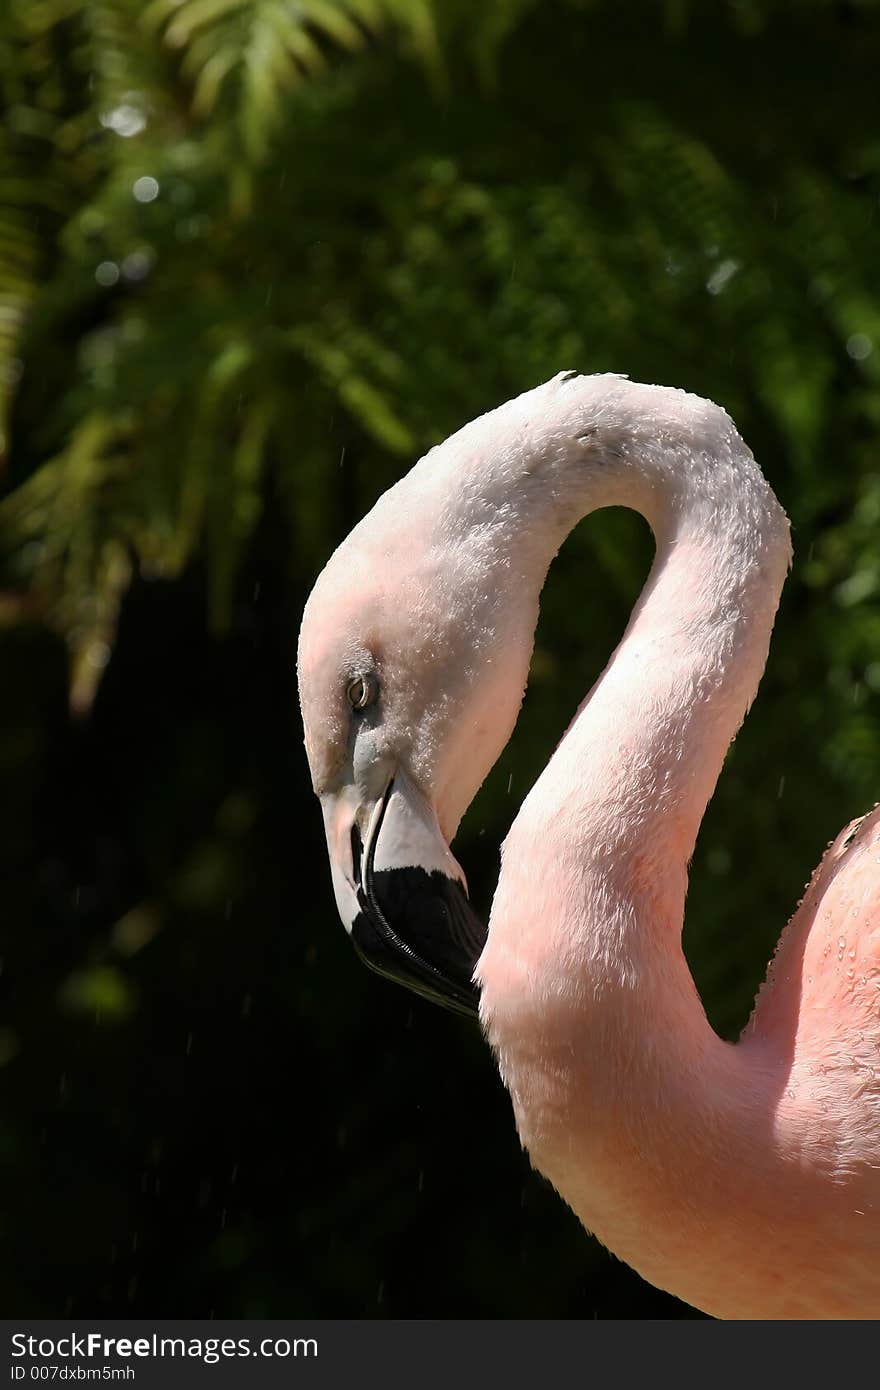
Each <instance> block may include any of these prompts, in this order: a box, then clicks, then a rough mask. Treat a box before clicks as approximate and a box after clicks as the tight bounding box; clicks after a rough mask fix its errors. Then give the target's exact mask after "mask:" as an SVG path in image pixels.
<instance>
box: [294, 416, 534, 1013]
mask: <svg viewBox="0 0 880 1390" xmlns="http://www.w3.org/2000/svg"><path fill="white" fill-rule="evenodd" d="M448 447H449V442H447V445H445V446H441V449H439V450H434V451H432V454H431V455H428V457H427V458H426V459H424V460H422V462H421V464H419V465H417V466H416V468H415V469H413V470H412V472H411V473H410V474H408V475H407V476H406V477H405V478H404V479H402V480H401V482H399V483H398V484H397V485H396V486H395V487H394V488H392V489H391V491H390V492H388V493H386V494H385V495H384V496H383V497H381V498H380V499H379V502H378V503H377V504H376V506H375V507H374V509H373V511H372V512H371V513H369V515H368V516H366V517H365V518H364V520H363V521H362V522H361V523H360V524H359V525H358V526H357V527H356V528H355V530H354V531H353V532H352V533H351V534H350V535H349V536H348V538H347V539H346V540H345V541H344V542H343V543H342V545H341V546H340V547H339V549H338V550H337V551H336V552H335V554H334V555H333V556H332V557H331V559H330V561H329V563H328V564H327V566H326V568H325V569H324V571H323V572H322V573H321V575H320V576H319V578H318V580H317V582H316V584H315V587H314V589H313V591H312V594H311V596H310V598H309V601H308V603H307V605H306V608H305V612H304V615H303V622H302V629H301V632H300V641H299V657H298V674H299V688H300V703H301V708H302V715H303V724H304V729H305V743H306V752H307V756H308V760H309V765H310V769H311V773H312V782H313V786H314V790H315V792H316V794H317V796H318V797H319V799H320V802H321V806H322V810H323V816H324V827H325V831H326V836H327V845H328V850H329V855H330V864H331V872H332V879H333V887H334V891H335V895H336V904H337V907H338V909H339V914H340V916H341V918H342V921H343V924H344V925H345V927H346V930H347V931H348V933H349V934H350V936H351V938H352V941H353V943H354V945H355V947H356V949H357V950H358V952H359V954H360V955H361V956H362V958H363V959H364V961H365V962H366V963H367V964H368V965H369V966H371V967H372V968H373V969H374V970H377V971H378V972H379V973H381V974H383V975H386V976H389V977H391V978H393V979H395V980H397V981H399V982H401V983H403V984H406V985H408V986H409V987H410V988H411V989H413V990H415V991H416V992H418V993H420V994H422V995H424V996H427V997H428V998H430V999H432V1000H434V1001H435V1002H437V1003H441V1004H444V1005H446V1006H447V1007H449V1008H452V1009H454V1010H456V1011H459V1012H463V1013H468V1014H475V1013H476V1011H477V1006H478V997H477V991H476V987H475V985H474V984H473V971H474V966H475V964H476V961H477V959H478V957H479V955H480V952H481V950H482V947H483V945H484V942H485V937H486V932H485V928H484V927H483V925H482V923H481V922H480V921H479V920H478V918H477V917H476V915H475V913H474V912H473V910H472V909H471V907H470V905H469V903H468V898H467V887H466V882H465V876H464V873H463V872H462V869H461V868H460V866H459V864H458V863H457V861H456V859H455V857H454V855H453V854H452V851H451V850H450V848H449V842H450V840H451V839H452V836H453V835H454V833H455V830H456V828H457V825H458V822H459V819H460V817H461V815H462V814H463V812H464V810H465V809H466V807H467V805H468V804H469V802H470V801H471V799H472V797H473V796H474V794H475V792H476V790H477V788H478V787H479V785H480V783H481V782H482V780H483V778H484V777H485V775H486V773H487V771H488V770H489V768H490V767H491V766H492V764H493V763H494V762H495V760H496V758H497V757H498V754H499V753H500V751H501V749H502V748H503V747H504V744H505V743H506V742H507V739H508V737H509V735H510V732H511V730H512V728H513V725H514V723H515V721H516V717H517V714H518V711H519V707H520V703H521V700H522V695H523V689H524V686H525V681H526V677H527V673H528V663H529V657H530V654H531V646H532V634H533V631H534V625H535V620H536V615H537V595H536V596H535V601H534V603H532V604H529V602H528V601H525V602H523V601H522V597H521V596H520V597H519V601H517V602H513V601H512V599H511V592H510V591H511V587H512V586H511V582H510V580H511V576H510V573H509V565H508V566H507V567H505V561H504V558H503V547H501V546H499V544H498V537H497V536H494V537H493V536H483V535H482V533H481V532H480V529H479V527H476V528H475V527H474V526H473V525H472V524H470V523H469V522H468V521H467V519H466V518H465V517H464V516H463V515H462V514H461V512H462V506H461V505H460V506H458V507H453V508H452V509H450V508H449V507H448V506H444V501H443V499H444V498H446V499H448V498H449V496H451V495H459V490H457V489H455V488H452V489H450V487H449V478H448V477H447V476H444V475H445V474H446V473H447V472H448V469H446V468H445V467H444V455H443V453H442V450H443V449H447V450H448ZM434 455H439V457H437V458H434V457H433V456H434ZM446 461H447V462H448V458H447V460H446ZM462 505H463V504H462ZM505 580H506V582H505Z"/></svg>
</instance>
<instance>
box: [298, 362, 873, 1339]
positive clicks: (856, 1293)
mask: <svg viewBox="0 0 880 1390" xmlns="http://www.w3.org/2000/svg"><path fill="white" fill-rule="evenodd" d="M612 504H614V505H624V506H628V507H632V508H635V509H636V510H638V511H639V512H641V513H642V514H643V515H644V516H645V517H646V518H647V520H648V522H649V524H650V526H651V528H652V531H653V534H654V538H655V542H656V552H655V558H654V562H653V566H652V569H651V571H650V575H649V577H648V579H647V582H646V584H645V586H644V589H643V591H642V593H641V596H640V598H639V600H638V602H637V604H636V606H635V609H634V611H633V613H632V616H631V619H630V622H629V624H628V626H627V628H626V632H625V634H624V636H623V638H622V640H621V642H620V644H619V645H618V647H617V649H616V651H615V652H614V654H613V656H612V657H611V659H610V661H609V663H608V665H607V667H606V668H605V670H604V672H603V674H602V675H601V676H600V678H599V679H598V681H597V682H596V684H595V685H594V686H593V688H592V690H591V691H590V692H589V693H588V695H587V696H586V698H585V699H584V701H583V703H582V704H581V706H580V708H579V709H578V711H577V713H576V715H575V717H574V719H573V721H572V723H571V725H570V727H569V728H568V730H567V732H566V733H565V735H564V737H563V739H562V741H561V742H560V743H559V745H558V747H557V748H556V750H555V752H554V753H553V755H552V756H551V758H550V760H549V762H548V764H547V766H546V768H545V769H544V771H543V773H542V774H541V776H540V777H539V778H538V780H537V782H536V783H535V785H534V786H533V787H532V789H531V791H530V792H529V794H528V795H527V797H526V799H525V801H524V803H523V805H522V807H521V809H520V811H519V813H518V814H517V816H516V818H515V820H514V822H513V825H512V827H511V829H510V832H509V834H508V836H507V838H506V840H505V843H504V846H503V850H502V857H501V870H500V876H499V880H498V886H497V890H496V893H495V897H494V900H493V904H492V909H491V913H490V919H489V926H488V933H486V931H485V930H484V929H483V927H482V925H481V924H480V923H479V921H478V920H477V918H476V916H475V915H474V913H473V912H472V910H471V909H470V907H469V904H468V901H467V896H466V885H465V880H464V874H463V872H462V870H461V868H460V867H459V865H458V863H457V861H456V860H455V858H454V856H453V854H452V851H451V850H450V848H449V844H450V842H451V840H452V838H453V836H454V834H455V831H456V827H457V826H458V823H459V821H460V818H461V816H462V814H463V813H464V811H465V809H466V807H467V806H468V804H469V802H470V801H471V799H472V797H473V796H474V794H475V792H476V790H477V788H478V787H479V785H480V783H481V782H482V780H483V778H484V777H485V775H486V773H487V772H488V770H489V768H490V767H491V766H492V764H493V763H494V762H495V760H496V759H497V757H498V755H499V753H500V751H501V750H502V748H503V747H504V745H505V743H506V742H507V739H508V738H509V736H510V734H511V732H512V730H513V726H514V723H515V721H516V718H517V714H518V710H519V707H520V703H521V700H522V696H523V691H524V687H525V683H526V678H527V674H528V666H529V660H530V655H531V649H532V641H533V634H534V629H535V623H536V619H537V613H538V600H539V595H540V591H541V587H542V585H543V582H544V578H545V575H546V573H547V570H548V567H549V565H550V563H551V561H552V559H553V557H554V555H555V553H556V551H557V549H558V548H559V546H560V544H561V543H562V541H563V539H564V538H565V536H566V535H567V534H568V532H569V531H570V530H571V529H572V527H573V526H574V525H575V524H576V523H577V521H578V520H579V519H580V518H581V517H582V516H584V515H585V514H586V513H588V512H590V511H592V510H593V509H595V508H597V507H602V506H608V505H612ZM790 560H791V547H790V541H789V527H788V522H787V519H786V516H785V513H784V512H783V510H782V508H781V506H780V505H779V503H778V501H777V500H776V498H775V496H774V494H773V492H772V491H771V489H770V487H769V485H768V484H767V482H766V481H765V479H764V477H763V475H762V473H761V472H760V470H759V468H758V466H757V464H756V463H755V460H754V458H753V456H752V454H751V452H750V451H749V449H748V447H747V446H746V444H745V443H744V442H743V440H742V438H741V437H740V435H739V434H738V432H737V430H736V429H735V427H734V425H733V423H732V421H731V420H730V417H729V416H728V415H727V414H726V412H725V411H724V410H723V409H721V408H720V407H718V406H717V405H715V404H713V403H712V402H710V401H707V400H703V399H701V398H699V397H697V396H694V395H690V394H688V393H686V392H684V391H680V390H676V389H672V388H668V387H662V386H651V385H642V384H639V383H636V382H632V381H629V380H628V379H626V378H624V377H620V376H616V375H598V376H586V377H584V376H578V375H576V374H574V373H571V372H563V373H560V374H559V375H558V376H556V377H554V378H553V379H552V380H551V381H548V382H546V383H545V384H544V385H541V386H539V387H537V388H536V389H534V390H531V391H527V392H526V393H525V394H524V395H521V396H519V397H517V398H516V399H514V400H511V401H509V402H508V403H507V404H505V405H502V406H500V407H499V408H498V409H496V410H493V411H491V412H489V413H488V414H486V415H483V416H481V417H480V418H479V419H477V420H474V421H472V422H471V423H470V424H468V425H466V426H465V427H464V428H463V429H461V430H459V431H458V433H456V434H454V435H453V436H451V437H450V438H449V439H448V440H447V441H446V442H445V443H443V444H442V445H439V446H438V447H436V448H434V449H432V450H431V451H430V452H429V453H428V454H427V455H426V456H425V457H424V458H423V459H422V460H421V461H420V462H418V463H417V464H416V465H415V467H414V468H413V469H412V470H411V471H410V472H409V473H408V474H407V475H406V476H405V477H404V478H403V479H402V480H401V481H399V482H398V483H397V484H396V485H395V486H394V487H392V488H391V489H390V490H389V491H388V492H386V493H385V494H384V496H382V497H381V498H380V499H379V501H378V502H377V503H376V505H375V507H374V508H373V510H372V511H371V512H370V513H369V514H368V515H367V516H366V517H365V518H364V519H363V520H362V521H361V522H360V523H359V524H358V525H357V526H356V527H355V529H354V530H353V531H352V533H351V534H350V535H349V536H348V538H347V539H346V540H345V541H344V542H343V544H342V545H341V546H340V547H339V549H338V550H337V551H336V552H335V554H334V555H333V556H332V557H331V559H330V561H329V563H328V564H327V566H326V568H325V569H324V570H323V572H322V573H321V575H320V576H319V578H318V580H317V582H316V584H315V587H314V589H313V591H312V594H311V596H310V598H309V601H308V603H307V605H306V609H305V612H304V616H303V623H302V630H301V634H300V644H299V662H298V664H299V681H300V697H301V706H302V713H303V723H304V729H305V742H306V751H307V756H308V760H309V764H310V768H311V773H312V778H313V784H314V789H315V792H316V793H317V795H318V796H319V798H320V800H321V806H322V810H323V816H324V823H325V829H326V835H327V842H328V849H329V854H330V861H331V871H332V879H333V885H334V889H335V896H336V901H337V906H338V910H339V913H340V915H341V917H342V920H343V923H344V924H345V926H346V928H347V930H348V931H349V933H350V934H351V937H352V939H353V942H354V945H355V947H356V948H357V950H358V951H359V952H360V954H361V955H362V956H363V957H364V959H365V960H366V962H367V963H368V964H369V965H371V966H372V967H373V968H374V969H376V970H378V971H380V972H381V973H383V974H385V975H387V976H390V977H392V978H394V979H397V980H399V981H401V982H403V983H405V984H407V985H408V986H410V987H411V988H413V989H415V990H416V991H418V992H419V993H421V994H423V995H425V996H427V997H428V998H431V999H434V1000H436V1001H438V1002H441V1003H444V1004H446V1005H448V1006H449V1007H452V1008H454V1009H457V1010H459V1011H460V1012H464V1013H476V1012H477V1010H478V1011H479V1018H480V1021H481V1025H482V1028H483V1030H484V1033H485V1035H486V1037H487V1039H488V1042H489V1044H490V1045H491V1047H492V1049H493V1052H494V1054H495V1057H496V1059H497V1063H498V1067H499V1069H500V1074H501V1077H502V1079H503V1081H504V1083H505V1085H506V1087H507V1089H508V1091H509V1093H510V1097H511V1100H512V1103H513V1111H514V1117H515V1121H516V1126H517V1129H518V1132H519V1136H520V1139H521V1141H522V1144H523V1145H524V1147H525V1148H526V1150H527V1151H528V1154H529V1157H530V1161H531V1162H532V1164H533V1165H534V1166H535V1167H536V1168H537V1169H538V1170H539V1171H540V1172H541V1173H543V1174H544V1175H545V1176H546V1177H547V1178H548V1179H549V1180H550V1182H551V1183H552V1184H553V1185H554V1187H555V1188H556V1189H557V1191H558V1192H559V1193H560V1194H561V1196H562V1197H563V1198H564V1200H565V1201H566V1202H567V1203H568V1204H569V1206H570V1207H571V1208H572V1209H573V1211H574V1212H575V1213H576V1215H577V1216H578V1217H579V1218H580V1220H581V1222H582V1223H583V1225H584V1226H585V1227H586V1228H587V1229H588V1230H589V1231H592V1232H593V1233H594V1234H595V1235H596V1236H597V1237H598V1238H599V1240H600V1241H602V1242H603V1244H604V1245H606V1246H607V1247H608V1248H609V1249H610V1250H612V1251H613V1252H614V1253H615V1254H616V1255H617V1256H619V1257H620V1258H621V1259H623V1260H624V1261H626V1262H627V1263H628V1264H630V1265H631V1266H632V1267H633V1268H634V1269H636V1270H637V1271H639V1273H640V1274H641V1275H642V1276H643V1277H644V1278H646V1279H647V1280H649V1281H650V1282H651V1283H653V1284H655V1285H656V1286H658V1287H660V1288H663V1289H666V1290H669V1291H670V1292H671V1293H673V1294H676V1295H677V1296H678V1297H679V1298H681V1299H684V1300H685V1301H686V1302H688V1303H690V1304H692V1305H693V1306H694V1307H696V1308H699V1309H702V1310H704V1311H705V1312H707V1313H710V1314H712V1315H714V1316H716V1317H720V1318H760V1319H767V1318H775V1319H800V1318H872V1317H877V1316H878V1315H880V870H878V865H880V809H877V808H875V809H874V810H873V811H872V812H870V813H869V814H868V815H866V816H864V817H863V818H862V819H861V820H859V821H854V822H853V823H852V824H851V825H850V826H848V827H847V828H846V829H845V830H844V831H843V832H841V834H840V835H839V836H838V838H837V839H836V840H835V841H834V842H833V843H832V844H831V845H830V847H829V849H828V851H827V853H826V854H825V856H824V858H823V859H822V862H821V863H820V865H819V867H818V869H817V870H816V871H815V873H814V875H813V878H812V880H811V882H810V884H809V886H808V888H807V891H806V894H805V896H804V898H803V901H802V902H801V904H800V906H799V907H798V909H797V911H796V912H795V914H794V916H793V917H792V919H791V921H790V922H789V924H788V926H787V927H786V928H785V930H784V932H783V934H782V937H781V939H780V942H779V945H778V947H777V949H776V953H775V956H774V959H773V961H772V962H771V964H770V967H769V970H768V974H767V978H766V981H765V983H764V984H763V985H762V987H761V989H760V991H759V993H758V997H757V1000H756V1002H755V1006H754V1010H753V1013H752V1015H751V1018H750V1020H749V1022H748V1024H747V1025H746V1028H745V1030H744V1032H743V1034H742V1036H741V1038H740V1039H739V1041H738V1042H737V1043H730V1042H727V1041H724V1040H722V1039H721V1038H719V1037H718V1036H717V1035H716V1033H715V1032H714V1031H713V1029H712V1028H711V1026H710V1025H709V1023H708V1020H707V1018H706V1015H705V1012H704V1010H703V1007H702V1004H701V1002H700V998H699V995H698V992H697V989H696V986H695V984H694V981H693V978H692V976H691V974H690V971H689V969H688V965H687V962H686V960H685V957H684V954H683V951H682V946H681V928H682V919H683V913H684V899H685V890H686V885H687V871H688V862H689V860H690V857H691V854H692V851H693V848H694V843H695V840H696V836H697V831H698V828H699V824H700V821H701V818H702V816H703V813H704V810H705V807H706V804H707V802H708V800H709V798H710V796H711V794H712V791H713V789H714V786H715V783H716V780H717V778H718V775H719V772H720V769H721V765H722V760H723V758H724V755H725V751H726V749H727V748H728V745H729V744H730V742H731V740H732V739H733V737H734V736H735V734H736V731H737V729H738V727H739V725H740V724H741V722H742V720H743V717H744V715H745V714H746V711H747V710H748V707H749V705H750V703H751V701H752V699H753V697H754V695H755V692H756V689H757V686H758V682H759V680H760V676H761V673H762V671H763V669H764V665H765V662H766V657H767V650H768V645H769V640H770V633H771V629H772V626H773V621H774V617H775V613H776V608H777V604H778V600H779V595H780V591H781V589H782V585H783V582H784V580H785V577H786V574H787V571H788V568H789V564H790Z"/></svg>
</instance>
